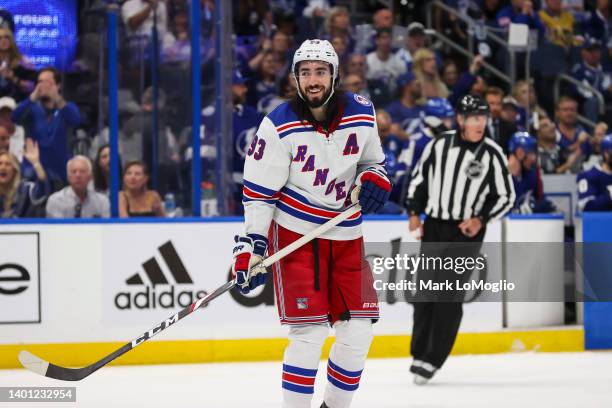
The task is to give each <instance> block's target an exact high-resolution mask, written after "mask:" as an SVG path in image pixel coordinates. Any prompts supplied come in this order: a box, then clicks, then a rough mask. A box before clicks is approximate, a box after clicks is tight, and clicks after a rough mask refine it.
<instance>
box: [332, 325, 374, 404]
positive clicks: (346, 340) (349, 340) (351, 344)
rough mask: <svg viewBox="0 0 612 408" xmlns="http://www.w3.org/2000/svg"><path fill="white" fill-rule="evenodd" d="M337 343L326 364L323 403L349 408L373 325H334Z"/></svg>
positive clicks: (363, 362) (357, 384)
mask: <svg viewBox="0 0 612 408" xmlns="http://www.w3.org/2000/svg"><path fill="white" fill-rule="evenodd" d="M334 329H335V330H336V342H335V343H334V345H333V346H332V348H331V351H330V353H329V360H328V362H327V381H328V382H327V388H326V389H325V397H324V401H325V404H327V405H328V406H329V407H330V408H348V407H349V406H350V405H351V400H352V399H353V395H354V394H355V391H356V390H357V388H359V381H360V379H361V373H362V371H363V368H364V366H365V360H366V357H367V356H368V350H369V349H370V343H372V322H371V321H370V320H369V319H351V320H348V321H345V320H343V321H339V322H337V323H336V324H334Z"/></svg>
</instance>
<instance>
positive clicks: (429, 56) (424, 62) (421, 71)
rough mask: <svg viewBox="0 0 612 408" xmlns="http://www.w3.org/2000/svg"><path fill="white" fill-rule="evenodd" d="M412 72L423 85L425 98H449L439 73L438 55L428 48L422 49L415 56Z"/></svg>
mask: <svg viewBox="0 0 612 408" xmlns="http://www.w3.org/2000/svg"><path fill="white" fill-rule="evenodd" d="M412 72H414V75H415V76H416V77H417V79H418V80H419V82H420V83H421V88H422V91H423V96H424V97H425V98H448V95H449V92H448V88H447V87H446V85H445V84H444V82H442V79H441V78H440V74H439V73H438V64H437V62H436V55H435V54H434V53H433V51H431V50H430V49H428V48H421V49H420V50H418V51H417V52H416V53H415V54H414V58H413V60H412Z"/></svg>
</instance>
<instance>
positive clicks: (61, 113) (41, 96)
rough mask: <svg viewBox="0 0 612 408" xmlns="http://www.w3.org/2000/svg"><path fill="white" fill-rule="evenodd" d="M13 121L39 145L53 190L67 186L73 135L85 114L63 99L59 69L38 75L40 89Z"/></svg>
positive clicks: (35, 90) (32, 94)
mask: <svg viewBox="0 0 612 408" xmlns="http://www.w3.org/2000/svg"><path fill="white" fill-rule="evenodd" d="M12 120H13V121H14V122H15V123H17V124H20V125H22V126H23V127H24V128H25V130H26V134H27V135H28V136H29V137H32V138H33V139H34V140H36V141H37V142H38V145H39V146H40V153H41V154H40V156H41V161H42V164H43V167H44V168H45V171H46V172H47V176H48V177H49V181H50V182H51V184H52V186H53V187H54V188H53V189H54V190H56V189H57V187H58V186H60V187H61V186H62V185H65V183H66V163H67V162H68V158H69V157H70V155H71V153H70V150H69V148H68V140H69V132H71V131H72V130H74V128H76V127H77V126H79V124H80V123H81V114H80V112H79V108H78V107H77V106H76V105H75V104H74V103H72V102H67V101H66V100H65V99H64V98H63V97H62V94H61V83H60V75H59V72H58V71H57V70H55V68H51V67H47V68H43V69H41V70H40V71H39V72H38V82H37V84H36V88H34V91H32V93H31V94H30V96H29V98H26V99H25V100H24V101H23V102H21V103H20V104H19V105H17V108H16V109H15V111H14V112H13V115H12ZM24 171H26V170H24Z"/></svg>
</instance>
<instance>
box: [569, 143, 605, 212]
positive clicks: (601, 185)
mask: <svg viewBox="0 0 612 408" xmlns="http://www.w3.org/2000/svg"><path fill="white" fill-rule="evenodd" d="M601 154H602V156H603V164H602V165H601V167H599V166H596V167H593V168H592V169H590V170H587V171H583V172H582V173H580V174H579V175H578V177H577V181H578V211H612V134H609V135H606V136H605V137H604V138H603V140H602V141H601Z"/></svg>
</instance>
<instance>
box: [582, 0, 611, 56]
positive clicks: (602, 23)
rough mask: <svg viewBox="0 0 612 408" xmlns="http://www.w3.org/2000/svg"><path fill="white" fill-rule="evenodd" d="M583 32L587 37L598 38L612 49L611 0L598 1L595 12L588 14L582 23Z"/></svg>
mask: <svg viewBox="0 0 612 408" xmlns="http://www.w3.org/2000/svg"><path fill="white" fill-rule="evenodd" d="M582 31H583V33H584V35H585V36H587V37H593V38H597V39H598V40H599V41H601V42H602V43H604V44H605V45H607V47H608V48H612V44H610V43H609V41H610V40H612V6H611V5H610V0H597V2H596V6H595V10H594V11H591V12H588V13H587V14H586V16H585V19H584V21H583V22H582Z"/></svg>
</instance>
